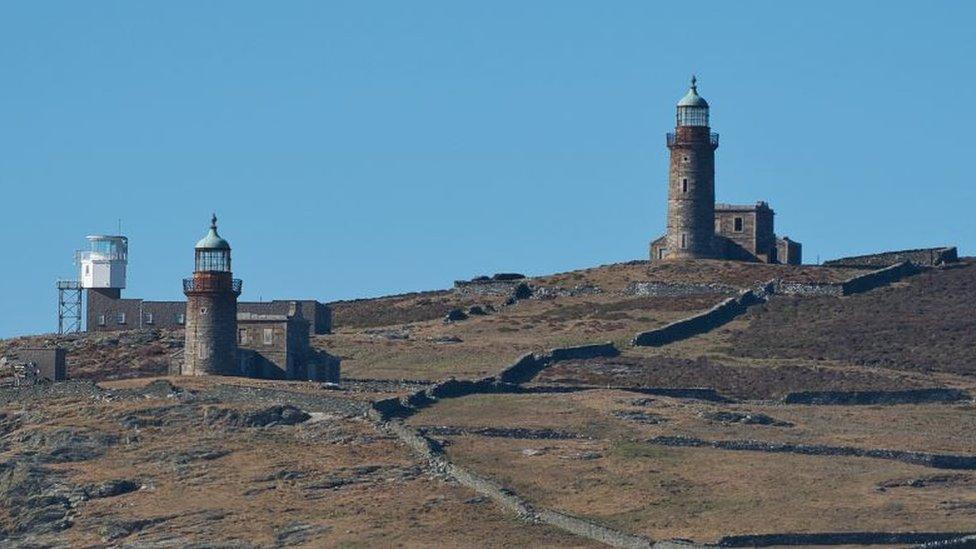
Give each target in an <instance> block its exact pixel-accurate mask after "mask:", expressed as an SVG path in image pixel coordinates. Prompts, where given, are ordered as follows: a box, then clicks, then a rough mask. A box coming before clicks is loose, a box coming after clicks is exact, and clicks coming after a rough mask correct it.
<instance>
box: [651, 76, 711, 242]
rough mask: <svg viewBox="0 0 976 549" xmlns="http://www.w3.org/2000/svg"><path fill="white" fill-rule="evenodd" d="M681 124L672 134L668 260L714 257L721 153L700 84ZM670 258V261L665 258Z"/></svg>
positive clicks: (685, 103)
mask: <svg viewBox="0 0 976 549" xmlns="http://www.w3.org/2000/svg"><path fill="white" fill-rule="evenodd" d="M677 109H678V110H677V124H676V125H675V128H674V133H669V134H668V140H667V143H668V149H670V151H671V160H670V165H669V169H668V233H667V248H666V251H665V254H666V255H665V258H666V259H702V258H710V257H714V255H715V254H714V247H713V242H712V240H713V237H714V235H715V149H716V148H718V134H716V133H711V130H710V129H709V127H708V102H707V101H705V99H704V98H703V97H702V96H700V95H698V86H697V81H696V79H695V77H694V76H692V77H691V88H690V89H689V90H688V93H687V94H685V96H684V97H682V98H681V100H680V101H678V105H677ZM662 259H664V258H662Z"/></svg>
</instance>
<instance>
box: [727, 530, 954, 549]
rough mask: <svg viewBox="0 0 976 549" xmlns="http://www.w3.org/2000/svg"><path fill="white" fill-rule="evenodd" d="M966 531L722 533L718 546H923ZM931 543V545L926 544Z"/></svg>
mask: <svg viewBox="0 0 976 549" xmlns="http://www.w3.org/2000/svg"><path fill="white" fill-rule="evenodd" d="M968 534H969V533H968V532H815V533H802V534H801V533H784V534H747V535H741V536H725V537H723V538H721V539H719V540H718V543H716V545H717V546H718V547H772V546H776V545H903V544H906V543H923V544H925V545H923V547H952V545H942V544H943V543H946V542H949V543H951V542H953V541H956V540H959V539H960V538H963V537H967V536H968ZM930 544H931V545H930Z"/></svg>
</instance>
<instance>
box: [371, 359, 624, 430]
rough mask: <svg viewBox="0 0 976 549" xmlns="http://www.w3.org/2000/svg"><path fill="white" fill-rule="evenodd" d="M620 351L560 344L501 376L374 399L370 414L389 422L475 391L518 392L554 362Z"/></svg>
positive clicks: (445, 383) (517, 363) (446, 382)
mask: <svg viewBox="0 0 976 549" xmlns="http://www.w3.org/2000/svg"><path fill="white" fill-rule="evenodd" d="M619 354H620V351H619V350H618V349H617V347H616V346H614V344H613V343H595V344H590V345H579V346H576V347H557V348H555V349H552V350H550V351H549V353H548V354H545V355H536V354H532V353H529V354H526V355H523V356H522V357H521V358H519V359H518V360H516V361H515V363H514V364H512V365H511V366H508V367H507V368H505V369H504V370H502V371H501V372H500V373H499V374H498V375H497V376H489V377H483V378H481V379H478V380H474V381H469V380H458V379H454V378H449V379H446V380H444V381H440V382H438V383H435V384H433V385H430V386H429V387H426V388H423V389H419V390H417V391H415V392H413V393H411V394H409V395H407V396H404V397H400V398H397V397H391V398H385V399H381V400H376V401H373V403H372V405H371V408H370V414H369V415H370V417H372V418H373V419H375V420H378V421H386V420H388V419H391V418H404V417H409V416H411V415H413V414H414V413H416V412H417V411H419V410H420V409H422V408H426V407H427V406H430V405H431V404H433V403H435V402H437V401H438V400H440V399H445V398H458V397H463V396H467V395H474V394H489V393H515V392H519V391H520V388H519V386H518V385H519V384H520V383H524V382H526V381H528V380H530V379H532V378H533V377H535V375H536V374H538V373H539V372H540V371H542V369H543V368H545V367H546V366H548V365H550V364H552V363H553V362H558V361H560V360H573V359H585V358H597V357H601V356H606V357H613V356H617V355H619Z"/></svg>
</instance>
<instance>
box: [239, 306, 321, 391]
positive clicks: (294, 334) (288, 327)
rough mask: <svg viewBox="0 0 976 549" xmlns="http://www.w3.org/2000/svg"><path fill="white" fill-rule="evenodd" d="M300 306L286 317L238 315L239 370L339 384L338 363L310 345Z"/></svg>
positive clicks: (282, 315) (269, 376)
mask: <svg viewBox="0 0 976 549" xmlns="http://www.w3.org/2000/svg"><path fill="white" fill-rule="evenodd" d="M308 324H309V322H308V320H305V318H304V317H302V309H301V307H300V306H299V304H298V303H297V302H293V303H292V304H291V307H290V309H289V310H288V311H287V312H286V313H285V314H256V313H246V312H242V313H238V315H237V348H238V354H237V358H238V370H239V372H240V374H241V375H244V376H247V377H257V378H263V379H296V380H314V381H331V382H338V381H339V360H338V359H336V358H334V357H332V356H329V355H327V354H325V353H321V352H318V351H316V350H314V349H312V347H311V346H310V345H309V335H308V334H309V329H308Z"/></svg>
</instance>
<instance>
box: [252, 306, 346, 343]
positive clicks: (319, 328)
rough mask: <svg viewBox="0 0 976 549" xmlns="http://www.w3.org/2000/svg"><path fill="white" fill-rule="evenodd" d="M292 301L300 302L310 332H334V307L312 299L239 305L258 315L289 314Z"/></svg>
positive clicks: (312, 333) (302, 314)
mask: <svg viewBox="0 0 976 549" xmlns="http://www.w3.org/2000/svg"><path fill="white" fill-rule="evenodd" d="M292 303H298V307H299V309H300V310H301V316H302V318H304V319H306V320H308V321H309V334H311V335H314V334H328V333H330V332H332V309H330V308H329V306H328V305H325V304H324V303H319V302H318V301H315V300H312V299H304V300H285V299H281V300H279V299H276V300H274V301H242V302H241V303H240V304H239V305H238V307H239V310H240V312H242V313H252V314H256V315H287V314H288V313H289V310H290V309H291V305H292Z"/></svg>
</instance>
